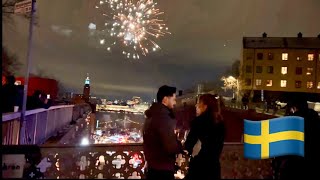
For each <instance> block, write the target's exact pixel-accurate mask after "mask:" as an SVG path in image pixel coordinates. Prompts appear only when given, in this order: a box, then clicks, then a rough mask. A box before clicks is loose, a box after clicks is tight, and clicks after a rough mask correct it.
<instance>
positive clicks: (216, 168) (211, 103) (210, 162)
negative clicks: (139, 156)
mask: <svg viewBox="0 0 320 180" xmlns="http://www.w3.org/2000/svg"><path fill="white" fill-rule="evenodd" d="M175 104H176V88H175V87H170V86H166V85H165V86H162V87H160V88H159V90H158V93H157V103H154V104H153V105H152V106H151V107H150V109H148V110H147V111H146V113H145V114H146V117H147V118H146V121H145V124H144V128H143V141H144V142H143V148H144V153H145V159H146V161H147V169H146V177H147V179H154V180H158V179H159V180H173V179H174V173H175V162H176V154H179V153H187V155H190V156H191V155H192V151H193V148H194V146H195V144H196V143H197V141H198V140H200V142H201V150H200V152H199V153H198V155H196V156H194V157H191V160H190V163H189V168H188V173H187V175H186V177H185V179H187V180H194V179H220V178H221V169H220V162H219V158H220V154H221V152H222V148H223V142H224V133H225V127H224V123H223V118H222V116H221V107H222V106H223V103H222V101H221V98H219V97H218V96H216V95H211V94H204V95H201V96H200V98H199V101H198V103H197V104H196V113H197V117H196V118H195V119H194V120H193V121H192V122H191V127H190V132H189V134H188V136H187V139H186V141H185V143H184V144H183V145H182V143H181V142H180V141H179V140H178V139H177V136H176V134H175V132H174V130H175V126H176V120H175V117H174V114H173V108H174V105H175Z"/></svg>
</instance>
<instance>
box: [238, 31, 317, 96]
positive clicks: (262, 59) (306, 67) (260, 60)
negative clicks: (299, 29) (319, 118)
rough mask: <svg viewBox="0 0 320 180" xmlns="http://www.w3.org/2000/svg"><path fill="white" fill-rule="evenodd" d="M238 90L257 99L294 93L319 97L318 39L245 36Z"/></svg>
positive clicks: (265, 35)
mask: <svg viewBox="0 0 320 180" xmlns="http://www.w3.org/2000/svg"><path fill="white" fill-rule="evenodd" d="M240 90H241V91H242V92H243V93H251V95H253V97H256V98H257V99H260V96H261V94H264V95H267V94H268V96H272V97H277V96H278V97H280V96H282V95H284V94H287V95H288V94H292V93H296V92H298V93H301V94H307V95H308V96H311V95H312V96H313V97H317V96H319V94H318V93H320V37H319V36H318V37H302V33H299V34H298V36H297V37H267V34H266V33H264V34H263V36H262V37H244V38H243V49H242V58H241V68H240ZM254 99H255V98H254Z"/></svg>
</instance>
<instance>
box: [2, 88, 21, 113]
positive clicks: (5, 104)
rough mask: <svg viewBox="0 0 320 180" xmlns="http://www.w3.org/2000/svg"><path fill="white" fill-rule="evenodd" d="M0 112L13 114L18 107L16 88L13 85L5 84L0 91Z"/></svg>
mask: <svg viewBox="0 0 320 180" xmlns="http://www.w3.org/2000/svg"><path fill="white" fill-rule="evenodd" d="M1 91H2V92H1V112H2V113H6V112H13V110H14V106H17V105H18V88H17V86H16V85H14V84H6V85H4V86H3V87H2V90H1Z"/></svg>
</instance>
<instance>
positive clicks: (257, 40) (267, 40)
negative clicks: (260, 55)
mask: <svg viewBox="0 0 320 180" xmlns="http://www.w3.org/2000/svg"><path fill="white" fill-rule="evenodd" d="M243 48H262V49H263V48H288V49H320V37H319V36H318V37H302V34H300V33H299V34H298V36H297V37H267V35H266V34H265V33H264V34H263V36H262V37H243Z"/></svg>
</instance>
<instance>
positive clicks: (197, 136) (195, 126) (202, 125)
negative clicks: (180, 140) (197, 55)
mask: <svg viewBox="0 0 320 180" xmlns="http://www.w3.org/2000/svg"><path fill="white" fill-rule="evenodd" d="M221 106H223V103H222V101H221V98H219V96H216V95H211V94H204V95H202V96H201V97H200V99H199V102H198V103H197V105H196V112H197V117H196V118H195V119H194V120H193V121H192V122H191V128H190V132H189V134H188V136H187V139H186V142H185V144H184V146H185V150H186V151H187V152H188V154H189V155H191V154H192V151H193V147H194V145H195V144H196V143H197V141H198V140H200V142H201V150H200V151H199V153H198V155H195V156H194V157H192V158H191V160H190V164H189V169H188V173H187V175H186V177H185V179H186V180H195V179H205V180H207V179H211V180H212V179H221V168H220V161H219V159H220V154H221V152H222V148H223V143H224V134H225V127H224V123H223V118H222V115H221Z"/></svg>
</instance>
